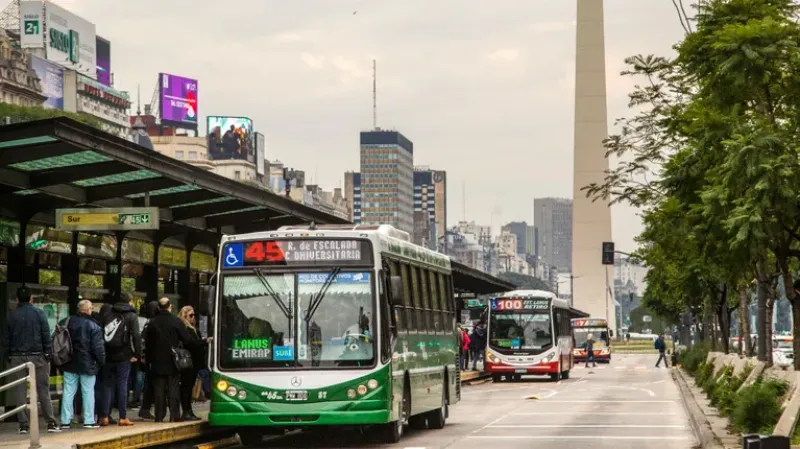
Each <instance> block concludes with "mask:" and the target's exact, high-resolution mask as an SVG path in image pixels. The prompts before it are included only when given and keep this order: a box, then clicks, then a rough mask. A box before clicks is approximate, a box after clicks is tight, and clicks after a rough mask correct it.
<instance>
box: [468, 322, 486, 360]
mask: <svg viewBox="0 0 800 449" xmlns="http://www.w3.org/2000/svg"><path fill="white" fill-rule="evenodd" d="M469 348H470V352H471V353H472V370H473V371H477V370H478V361H481V362H482V361H483V357H484V354H485V352H486V324H484V322H483V321H481V322H479V323H478V325H477V326H475V329H473V330H472V335H470V336H469Z"/></svg>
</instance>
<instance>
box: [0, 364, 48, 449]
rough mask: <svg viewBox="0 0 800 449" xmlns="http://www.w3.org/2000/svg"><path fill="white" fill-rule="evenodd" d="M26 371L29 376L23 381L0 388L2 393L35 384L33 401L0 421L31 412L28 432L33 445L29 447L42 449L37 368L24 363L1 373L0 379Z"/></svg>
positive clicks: (3, 416)
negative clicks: (17, 414) (27, 383)
mask: <svg viewBox="0 0 800 449" xmlns="http://www.w3.org/2000/svg"><path fill="white" fill-rule="evenodd" d="M24 369H27V370H28V375H27V376H25V377H23V378H22V379H17V380H15V381H14V382H10V383H8V384H6V385H3V386H0V393H2V392H3V391H6V390H10V389H12V388H14V387H17V386H19V385H22V384H23V383H26V382H28V381H31V383H32V384H33V388H31V390H30V391H31V399H30V402H28V403H26V404H22V405H20V406H19V407H17V408H15V409H14V410H11V411H8V412H5V413H3V414H2V415H0V421H4V420H5V419H6V418H8V417H9V416H11V415H13V414H15V413H19V412H21V411H23V410H26V409H27V410H30V415H31V417H30V423H29V429H28V432H30V435H31V445H30V446H29V447H30V449H39V448H40V447H42V445H41V444H39V398H38V397H37V395H36V393H37V392H36V367H35V366H34V365H33V363H31V362H27V363H23V364H22V365H19V366H15V367H14V368H11V369H9V370H6V371H3V372H2V373H0V379H2V378H4V377H7V376H9V375H11V374H14V373H16V372H17V371H22V370H24Z"/></svg>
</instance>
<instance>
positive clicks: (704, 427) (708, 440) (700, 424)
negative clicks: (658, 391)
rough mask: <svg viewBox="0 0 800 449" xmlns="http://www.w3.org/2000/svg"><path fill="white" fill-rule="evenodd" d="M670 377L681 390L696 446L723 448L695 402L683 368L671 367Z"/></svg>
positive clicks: (711, 448)
mask: <svg viewBox="0 0 800 449" xmlns="http://www.w3.org/2000/svg"><path fill="white" fill-rule="evenodd" d="M671 374H672V378H673V379H674V380H675V384H677V385H678V389H679V390H680V392H681V399H682V400H681V402H682V403H683V407H684V409H686V414H687V415H689V423H690V424H691V425H692V431H693V432H694V435H695V438H696V439H697V443H698V447H701V448H710V449H723V446H722V443H721V442H720V441H719V440H717V437H716V435H714V431H713V430H711V423H710V422H709V421H708V419H706V415H705V414H704V413H703V410H702V409H701V408H700V404H698V403H697V399H695V397H694V395H693V394H692V391H691V390H690V389H689V384H688V382H687V381H686V378H685V377H684V374H683V370H682V369H680V368H675V369H672V373H671Z"/></svg>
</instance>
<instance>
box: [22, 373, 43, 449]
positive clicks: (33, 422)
mask: <svg viewBox="0 0 800 449" xmlns="http://www.w3.org/2000/svg"><path fill="white" fill-rule="evenodd" d="M25 365H26V366H27V367H28V378H29V379H30V382H31V402H30V404H29V405H28V407H29V409H30V429H29V430H30V432H31V445H30V449H39V448H40V447H42V445H41V444H39V395H38V392H37V391H36V366H34V364H33V362H27V363H25Z"/></svg>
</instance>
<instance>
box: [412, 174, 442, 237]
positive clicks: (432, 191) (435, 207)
mask: <svg viewBox="0 0 800 449" xmlns="http://www.w3.org/2000/svg"><path fill="white" fill-rule="evenodd" d="M414 212H415V213H416V212H425V215H420V216H419V217H420V219H424V218H426V217H427V219H428V221H430V231H431V236H430V242H431V244H432V248H436V243H437V242H438V240H439V238H440V237H442V236H443V235H444V233H445V231H446V229H447V173H446V172H445V171H442V170H431V169H430V167H424V166H419V167H414ZM415 216H416V215H415ZM420 229H424V228H420Z"/></svg>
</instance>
